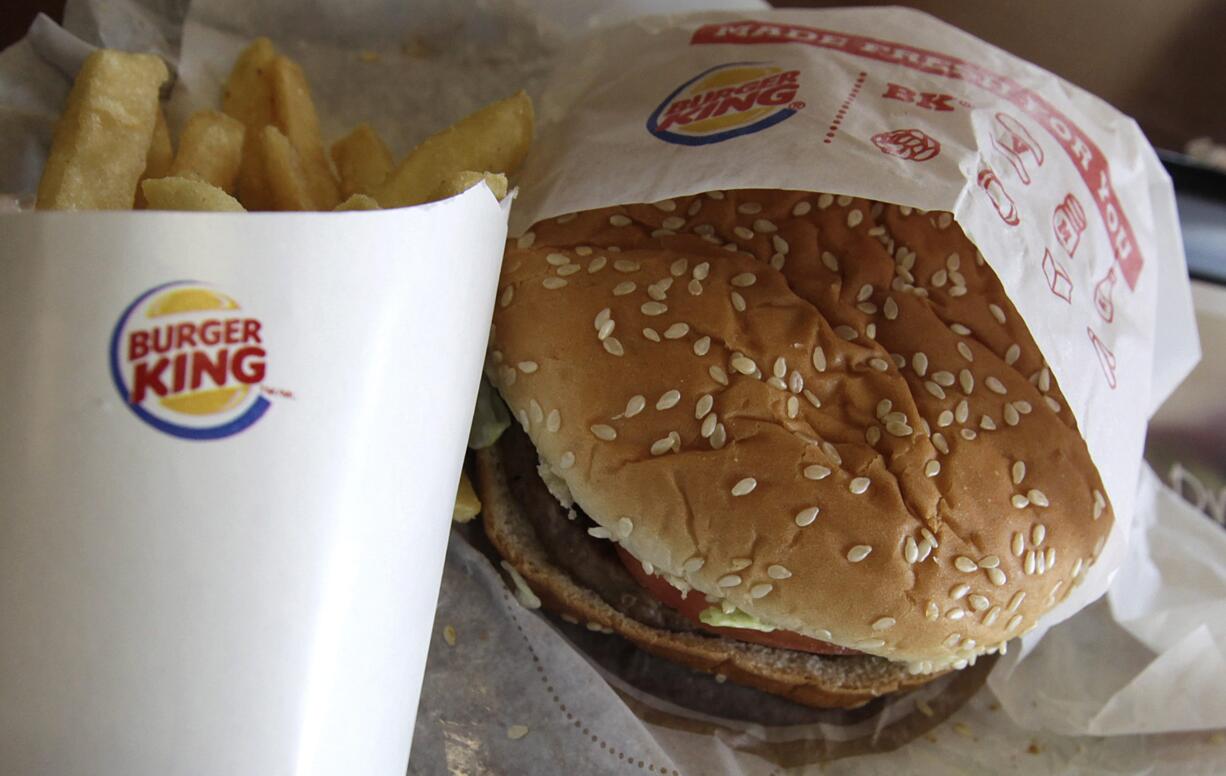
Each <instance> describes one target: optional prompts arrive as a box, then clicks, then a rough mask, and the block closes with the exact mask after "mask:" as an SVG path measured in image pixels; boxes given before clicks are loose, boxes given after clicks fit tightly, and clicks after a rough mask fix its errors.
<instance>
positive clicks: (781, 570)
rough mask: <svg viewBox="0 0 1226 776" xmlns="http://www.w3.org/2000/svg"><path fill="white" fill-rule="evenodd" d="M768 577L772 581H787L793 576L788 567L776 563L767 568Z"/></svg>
mask: <svg viewBox="0 0 1226 776" xmlns="http://www.w3.org/2000/svg"><path fill="white" fill-rule="evenodd" d="M766 576H768V577H770V578H771V579H787V578H789V577H791V576H792V572H791V571H789V570H788V568H787V567H786V566H780V565H779V564H778V563H775V564H772V565H770V566H768V567H767V569H766Z"/></svg>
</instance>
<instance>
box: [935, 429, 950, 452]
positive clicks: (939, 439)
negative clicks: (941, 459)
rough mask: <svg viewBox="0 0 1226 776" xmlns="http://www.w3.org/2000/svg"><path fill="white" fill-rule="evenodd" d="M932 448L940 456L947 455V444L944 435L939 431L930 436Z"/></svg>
mask: <svg viewBox="0 0 1226 776" xmlns="http://www.w3.org/2000/svg"><path fill="white" fill-rule="evenodd" d="M932 446H933V447H935V448H936V449H937V450H938V451H939V452H940V453H941V455H949V443H948V442H946V441H945V435H944V434H942V433H941V432H940V431H938V432H936V433H935V434H933V435H932Z"/></svg>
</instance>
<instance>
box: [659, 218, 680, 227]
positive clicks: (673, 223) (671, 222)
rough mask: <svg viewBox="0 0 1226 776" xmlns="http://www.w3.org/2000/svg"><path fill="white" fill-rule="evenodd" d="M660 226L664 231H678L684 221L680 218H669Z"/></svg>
mask: <svg viewBox="0 0 1226 776" xmlns="http://www.w3.org/2000/svg"><path fill="white" fill-rule="evenodd" d="M660 225H661V226H663V227H664V228H665V229H680V228H682V227H683V226H685V219H684V218H681V217H680V216H669V217H668V218H666V219H664V220H663V221H662V222H661V224H660Z"/></svg>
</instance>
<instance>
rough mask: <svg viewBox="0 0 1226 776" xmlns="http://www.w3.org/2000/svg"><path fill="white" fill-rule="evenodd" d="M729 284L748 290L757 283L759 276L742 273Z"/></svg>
mask: <svg viewBox="0 0 1226 776" xmlns="http://www.w3.org/2000/svg"><path fill="white" fill-rule="evenodd" d="M729 282H731V283H732V285H734V286H737V287H738V288H746V287H748V286H752V285H753V284H754V283H757V282H758V276H757V275H755V274H753V273H752V272H742V273H741V274H739V275H735V276H733V278H732V280H731V281H729Z"/></svg>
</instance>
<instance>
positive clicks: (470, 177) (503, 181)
mask: <svg viewBox="0 0 1226 776" xmlns="http://www.w3.org/2000/svg"><path fill="white" fill-rule="evenodd" d="M481 181H485V184H486V185H487V186H489V187H490V191H492V192H494V196H495V197H496V198H498V199H499V200H501V199H502V198H503V197H505V196H506V195H507V176H505V175H503V174H502V173H497V172H473V171H472V170H465V171H464V172H456V173H452V174H451V175H448V176H447V178H446V179H444V180H443V183H442V185H441V186H439V187H438V189H436V190H435V192H434V196H432V197H431V198H430V199H431V200H437V199H447V198H448V197H454V196H455V195H456V194H461V193H463V192H465V191H468V190H469V189H471V188H472V187H473V186H476V185H477V184H478V183H480V182H481Z"/></svg>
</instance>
